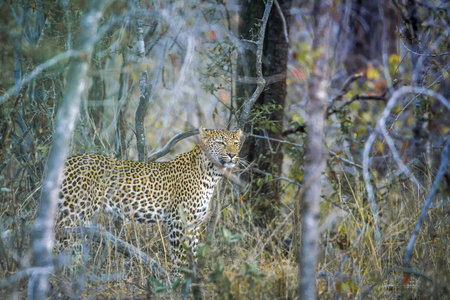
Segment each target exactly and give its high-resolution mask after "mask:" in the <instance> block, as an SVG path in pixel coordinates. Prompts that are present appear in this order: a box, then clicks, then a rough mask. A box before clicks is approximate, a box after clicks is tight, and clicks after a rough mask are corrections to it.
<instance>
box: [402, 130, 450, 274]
mask: <svg viewBox="0 0 450 300" xmlns="http://www.w3.org/2000/svg"><path fill="white" fill-rule="evenodd" d="M449 158H450V137H448V138H447V142H446V143H445V147H444V150H443V151H442V155H441V164H440V166H439V170H438V173H437V175H436V179H434V182H433V186H432V187H431V191H430V194H428V197H427V200H426V201H425V204H424V206H423V208H422V211H421V212H420V216H419V219H418V220H417V223H416V226H415V227H414V231H413V233H412V235H411V238H410V239H409V242H408V246H407V247H406V250H405V255H404V258H403V264H404V265H405V266H406V267H410V265H411V256H412V252H413V250H414V243H415V241H416V239H417V236H418V235H419V231H420V226H421V225H422V222H423V220H424V219H425V217H426V216H427V211H428V208H429V207H430V205H431V201H432V200H433V197H434V194H435V193H436V191H437V190H438V189H439V184H440V183H441V180H442V177H443V176H444V174H445V171H446V170H447V168H448V162H449Z"/></svg>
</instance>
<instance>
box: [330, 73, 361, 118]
mask: <svg viewBox="0 0 450 300" xmlns="http://www.w3.org/2000/svg"><path fill="white" fill-rule="evenodd" d="M362 76H364V74H363V73H356V74H353V75H352V76H350V77H349V78H347V80H346V81H345V82H344V85H343V86H342V88H341V92H340V93H339V94H338V95H337V96H336V97H334V99H333V100H331V104H330V105H329V106H328V109H327V110H330V108H331V107H333V105H334V104H335V103H336V102H337V101H340V100H342V97H344V95H345V94H346V93H347V92H348V88H349V87H350V85H351V84H352V83H353V82H355V81H356V80H357V79H359V78H361V77H362Z"/></svg>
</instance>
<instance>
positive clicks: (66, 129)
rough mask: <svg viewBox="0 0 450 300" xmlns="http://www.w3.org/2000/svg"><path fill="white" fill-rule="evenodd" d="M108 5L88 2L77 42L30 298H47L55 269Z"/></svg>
mask: <svg viewBox="0 0 450 300" xmlns="http://www.w3.org/2000/svg"><path fill="white" fill-rule="evenodd" d="M105 4H106V1H90V2H89V3H88V4H87V7H86V11H85V13H84V16H83V18H82V20H81V23H80V24H81V25H80V29H79V32H78V36H77V39H76V41H75V45H74V50H77V51H79V56H77V57H75V58H73V60H72V62H71V63H70V66H69V71H68V80H67V89H66V92H65V93H64V98H63V101H62V103H61V107H60V109H59V111H58V115H57V119H56V124H55V133H54V136H53V145H52V148H51V149H50V153H49V158H48V161H47V173H46V176H45V179H44V182H43V184H42V192H41V199H40V203H39V214H38V218H37V220H36V222H35V225H34V229H33V234H32V245H33V266H34V267H36V268H38V269H42V270H43V271H42V272H37V273H34V274H33V275H32V276H31V277H30V280H29V282H28V298H29V299H45V298H46V297H47V295H48V292H49V287H50V286H49V281H48V275H49V272H51V270H52V260H51V251H52V248H53V240H54V223H55V214H56V209H57V203H58V196H59V188H60V185H61V179H62V178H61V177H62V176H61V174H62V172H63V168H64V161H65V159H66V157H67V153H68V151H69V144H70V139H71V137H72V133H73V131H74V127H75V120H76V118H77V116H78V112H79V106H80V98H81V94H82V92H83V90H84V87H85V79H86V78H85V77H86V74H87V69H88V62H89V56H90V54H91V52H92V48H93V43H94V41H95V37H96V34H97V26H98V22H99V20H100V18H101V16H102V10H103V8H104V6H105Z"/></svg>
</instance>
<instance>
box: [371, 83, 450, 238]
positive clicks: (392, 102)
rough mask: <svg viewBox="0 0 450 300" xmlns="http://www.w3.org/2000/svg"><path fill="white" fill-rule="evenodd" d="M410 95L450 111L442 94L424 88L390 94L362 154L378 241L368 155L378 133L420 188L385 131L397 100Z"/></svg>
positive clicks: (404, 89)
mask: <svg viewBox="0 0 450 300" xmlns="http://www.w3.org/2000/svg"><path fill="white" fill-rule="evenodd" d="M411 93H420V94H425V95H427V96H430V97H433V98H436V99H437V100H439V101H440V102H441V103H442V104H443V105H444V106H445V107H446V108H447V109H448V110H450V103H449V102H448V101H447V99H445V98H444V96H442V94H439V93H436V92H434V91H432V90H428V89H425V88H420V87H412V86H404V87H401V88H400V89H398V90H396V91H395V92H394V93H393V94H392V96H391V98H390V99H389V101H388V103H387V104H386V107H385V109H384V110H383V113H382V115H381V117H380V119H379V121H378V123H377V128H376V129H377V130H374V132H372V133H371V134H370V136H369V138H368V139H367V142H366V144H365V146H364V152H363V176H364V182H365V184H366V190H367V195H368V198H369V203H370V205H371V208H372V214H373V217H374V224H375V229H376V230H375V237H376V239H379V238H380V237H381V235H380V232H379V231H378V210H377V204H376V202H375V200H374V189H373V186H372V184H371V182H370V174H369V164H370V159H369V154H370V149H371V148H372V145H373V143H374V142H375V139H376V138H377V135H378V134H379V132H381V134H383V136H384V138H385V139H386V142H387V143H388V145H389V148H390V150H391V151H392V154H393V156H394V159H395V161H396V163H397V165H398V166H399V167H400V170H401V171H402V172H403V173H405V174H406V175H407V176H408V177H409V178H410V179H411V180H412V181H413V182H414V183H415V184H417V185H418V186H421V184H420V182H419V181H418V180H417V179H416V178H415V177H414V175H413V174H412V173H411V172H410V171H409V169H408V168H407V167H406V166H405V164H404V163H403V161H402V160H401V158H400V155H399V153H398V151H397V149H396V148H395V145H394V142H393V140H392V138H391V137H390V136H389V133H388V131H387V129H386V120H387V118H388V116H389V115H390V113H391V111H392V109H393V108H394V106H395V105H396V104H397V101H398V99H399V98H400V97H402V96H404V95H406V94H411Z"/></svg>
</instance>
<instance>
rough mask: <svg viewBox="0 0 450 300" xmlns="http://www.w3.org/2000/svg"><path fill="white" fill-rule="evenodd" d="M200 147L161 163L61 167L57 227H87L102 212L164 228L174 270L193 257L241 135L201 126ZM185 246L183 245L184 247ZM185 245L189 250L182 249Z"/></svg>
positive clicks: (79, 162)
mask: <svg viewBox="0 0 450 300" xmlns="http://www.w3.org/2000/svg"><path fill="white" fill-rule="evenodd" d="M199 133H200V142H199V143H198V144H197V145H196V146H195V147H194V148H193V149H192V150H191V151H189V152H187V153H183V154H180V155H179V156H176V157H175V158H174V159H172V160H169V161H163V162H139V161H132V160H123V159H118V158H110V157H108V156H104V155H101V154H96V153H82V154H77V155H73V156H70V157H69V158H68V159H67V160H66V163H65V167H64V175H63V180H62V186H61V189H60V199H61V200H60V204H59V209H58V217H57V221H56V223H57V227H60V228H61V227H75V226H80V225H83V224H88V223H90V222H91V221H92V218H93V217H94V216H95V214H96V213H98V212H100V211H104V212H107V213H112V214H114V215H119V216H120V217H121V218H123V219H125V220H126V221H134V222H137V223H155V222H162V223H166V224H167V227H168V236H169V244H170V246H171V254H170V258H171V260H172V262H173V265H174V269H176V268H179V267H180V266H182V265H185V264H187V262H188V261H187V251H191V253H192V254H194V257H195V253H196V250H197V248H198V244H199V232H200V228H201V226H202V224H204V222H205V220H206V219H207V215H208V211H209V209H210V202H211V199H212V196H213V193H214V190H215V187H216V186H217V184H218V182H219V181H220V180H221V179H222V178H223V176H224V174H225V173H226V172H227V171H231V169H233V168H234V167H235V166H236V164H238V162H239V151H240V149H241V144H242V141H243V133H242V131H241V130H240V129H238V130H236V131H229V130H222V129H204V128H203V127H200V129H199ZM183 243H185V244H184V245H183ZM186 246H187V247H186Z"/></svg>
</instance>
